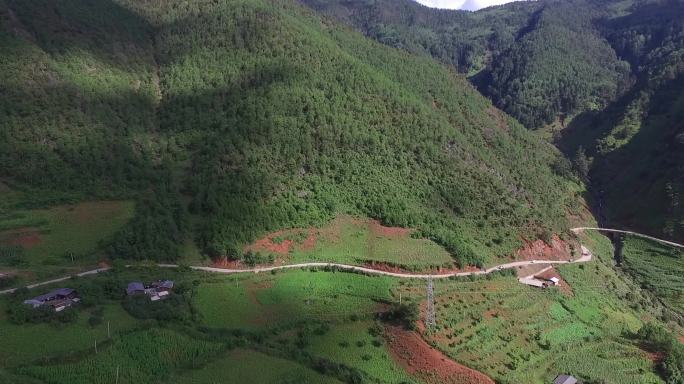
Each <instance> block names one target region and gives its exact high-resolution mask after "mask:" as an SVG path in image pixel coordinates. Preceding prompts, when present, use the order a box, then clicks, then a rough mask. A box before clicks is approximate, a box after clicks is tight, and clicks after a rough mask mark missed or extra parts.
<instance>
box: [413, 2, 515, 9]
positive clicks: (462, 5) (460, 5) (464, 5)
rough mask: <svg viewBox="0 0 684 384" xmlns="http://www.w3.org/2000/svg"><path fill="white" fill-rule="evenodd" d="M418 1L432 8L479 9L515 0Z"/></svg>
mask: <svg viewBox="0 0 684 384" xmlns="http://www.w3.org/2000/svg"><path fill="white" fill-rule="evenodd" d="M416 1H417V2H419V3H421V4H423V5H427V6H428V7H432V8H445V9H465V10H468V11H477V10H478V9H481V8H486V7H491V6H492V5H500V4H506V3H510V2H511V1H513V0H416Z"/></svg>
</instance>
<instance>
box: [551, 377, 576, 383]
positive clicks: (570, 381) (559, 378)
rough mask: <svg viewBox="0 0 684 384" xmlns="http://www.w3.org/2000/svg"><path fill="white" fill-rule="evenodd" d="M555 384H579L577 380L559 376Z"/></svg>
mask: <svg viewBox="0 0 684 384" xmlns="http://www.w3.org/2000/svg"><path fill="white" fill-rule="evenodd" d="M553 384H577V379H576V378H574V377H572V376H568V375H558V377H556V379H555V380H554V381H553Z"/></svg>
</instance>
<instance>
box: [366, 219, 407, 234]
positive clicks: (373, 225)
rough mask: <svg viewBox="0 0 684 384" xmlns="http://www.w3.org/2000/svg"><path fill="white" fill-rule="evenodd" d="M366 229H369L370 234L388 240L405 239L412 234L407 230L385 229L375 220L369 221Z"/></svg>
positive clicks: (398, 228)
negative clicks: (387, 238)
mask: <svg viewBox="0 0 684 384" xmlns="http://www.w3.org/2000/svg"><path fill="white" fill-rule="evenodd" d="M368 228H369V229H370V232H371V233H372V234H373V235H375V236H382V237H389V238H396V237H406V236H410V235H411V232H413V230H412V229H409V228H400V227H385V226H384V225H382V224H380V222H379V221H377V220H371V221H370V222H369V223H368Z"/></svg>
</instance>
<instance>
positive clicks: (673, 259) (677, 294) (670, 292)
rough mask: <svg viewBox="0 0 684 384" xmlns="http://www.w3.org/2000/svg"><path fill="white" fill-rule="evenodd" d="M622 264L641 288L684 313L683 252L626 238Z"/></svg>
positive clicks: (649, 242)
mask: <svg viewBox="0 0 684 384" xmlns="http://www.w3.org/2000/svg"><path fill="white" fill-rule="evenodd" d="M622 254H623V258H624V262H623V265H624V267H625V269H626V270H627V271H628V272H629V273H630V275H632V276H633V277H634V278H635V279H636V281H637V282H638V283H639V284H640V285H641V286H642V287H644V288H646V289H648V290H649V291H651V292H653V293H654V294H655V295H656V296H658V297H659V298H661V299H662V300H663V301H664V302H665V303H666V304H667V305H668V306H669V307H671V308H672V309H674V310H675V311H677V312H679V313H680V314H684V252H682V251H681V250H679V249H677V248H674V247H669V246H666V245H663V244H660V243H657V242H655V241H651V240H648V239H643V238H638V237H634V236H627V237H626V238H625V241H624V247H623V252H622Z"/></svg>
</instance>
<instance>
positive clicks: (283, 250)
mask: <svg viewBox="0 0 684 384" xmlns="http://www.w3.org/2000/svg"><path fill="white" fill-rule="evenodd" d="M290 232H291V231H278V232H273V233H270V234H268V235H266V236H265V237H263V238H261V239H259V240H257V241H255V242H254V243H252V244H250V245H248V246H246V247H245V248H244V251H245V252H246V251H252V252H266V253H275V254H277V255H281V256H282V255H287V254H289V253H290V248H291V247H292V245H294V241H292V240H283V241H281V242H280V243H276V242H275V241H274V240H275V239H276V238H277V237H282V236H285V235H286V234H288V233H290Z"/></svg>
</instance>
